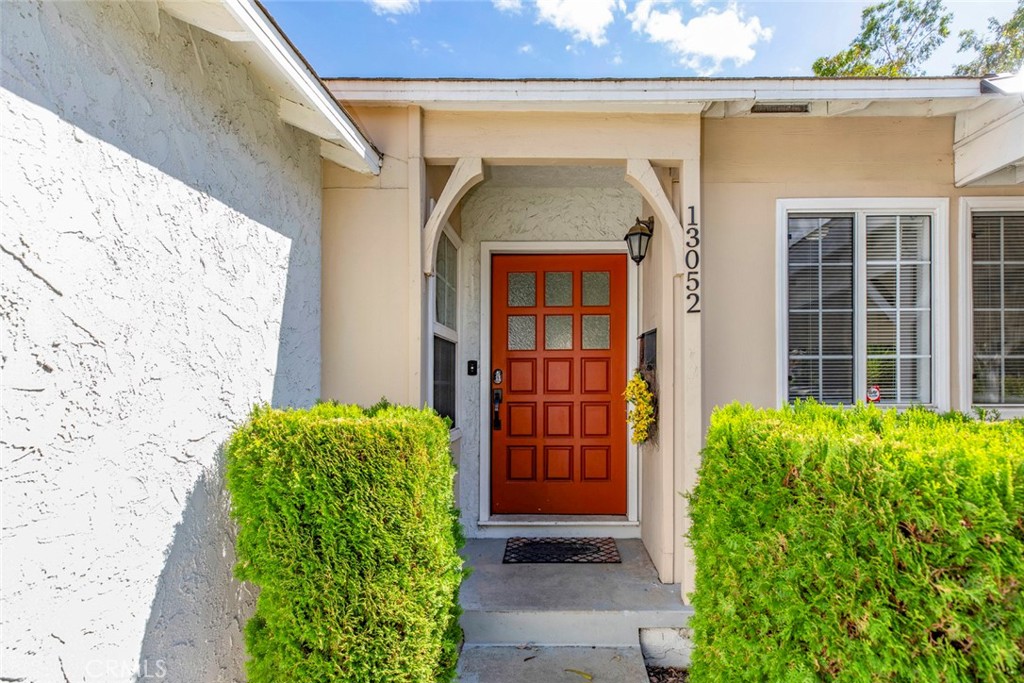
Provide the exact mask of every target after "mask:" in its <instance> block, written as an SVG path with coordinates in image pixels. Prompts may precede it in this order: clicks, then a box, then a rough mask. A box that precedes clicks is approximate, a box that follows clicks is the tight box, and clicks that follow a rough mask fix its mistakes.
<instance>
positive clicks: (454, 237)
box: [427, 223, 464, 441]
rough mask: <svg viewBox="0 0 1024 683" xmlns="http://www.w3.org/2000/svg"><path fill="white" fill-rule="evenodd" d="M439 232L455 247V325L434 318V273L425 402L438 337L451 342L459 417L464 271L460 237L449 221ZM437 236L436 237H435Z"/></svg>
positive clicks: (430, 395)
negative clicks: (460, 335) (448, 324)
mask: <svg viewBox="0 0 1024 683" xmlns="http://www.w3.org/2000/svg"><path fill="white" fill-rule="evenodd" d="M441 234H442V235H444V236H445V237H447V238H448V239H449V241H451V243H452V245H453V246H454V247H455V270H456V274H455V275H456V277H455V279H456V282H455V293H456V300H455V327H456V329H454V330H453V329H452V328H450V327H448V326H447V325H443V324H441V323H439V322H438V321H437V274H436V273H435V274H434V275H433V276H432V277H431V278H430V287H429V292H428V293H427V298H428V300H429V310H428V315H429V316H430V325H429V329H430V339H429V340H427V368H428V369H429V372H430V377H429V381H428V382H427V405H428V406H430V407H431V408H433V407H434V337H441V338H442V339H444V340H446V341H450V342H451V343H453V344H455V407H456V411H457V412H456V418H458V417H459V415H458V412H461V411H460V410H459V408H461V406H462V403H461V399H462V373H461V372H459V368H460V367H461V360H462V348H461V344H459V330H460V329H462V324H463V323H462V283H463V279H462V278H463V277H464V274H463V272H462V270H463V268H462V260H463V258H462V238H460V237H459V235H458V234H457V233H456V232H455V229H454V228H452V225H451V223H446V224H445V225H444V227H443V228H441ZM438 239H440V237H438ZM436 253H440V250H439V249H438V250H436ZM434 267H435V270H436V268H437V261H436V256H435V262H434ZM451 435H452V440H453V441H454V440H456V439H457V438H459V437H461V436H462V429H461V427H458V426H453V427H452V430H451Z"/></svg>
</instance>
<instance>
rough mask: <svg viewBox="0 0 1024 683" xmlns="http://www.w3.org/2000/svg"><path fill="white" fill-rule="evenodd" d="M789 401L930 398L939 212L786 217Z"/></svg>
mask: <svg viewBox="0 0 1024 683" xmlns="http://www.w3.org/2000/svg"><path fill="white" fill-rule="evenodd" d="M787 233H788V234H787V237H788V251H787V255H788V261H787V296H788V302H787V305H788V310H787V321H788V327H787V332H788V342H787V344H788V349H787V353H788V357H787V361H788V379H789V381H788V400H790V401H793V400H796V399H800V398H814V399H816V400H818V401H821V402H823V403H844V404H850V403H854V402H856V401H857V400H861V399H863V398H864V396H865V395H866V394H867V392H868V389H869V388H871V387H876V386H877V387H878V389H879V393H880V395H881V402H883V403H894V404H912V403H931V402H932V384H933V382H932V366H933V354H932V339H931V338H932V217H931V216H927V215H923V216H922V215H900V214H885V215H883V214H871V213H867V212H852V213H813V214H811V213H799V214H798V213H792V214H789V215H788V216H787Z"/></svg>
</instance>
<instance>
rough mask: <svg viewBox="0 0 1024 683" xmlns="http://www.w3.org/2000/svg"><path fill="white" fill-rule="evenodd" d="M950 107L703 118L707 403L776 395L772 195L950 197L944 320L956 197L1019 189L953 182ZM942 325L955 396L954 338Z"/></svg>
mask: <svg viewBox="0 0 1024 683" xmlns="http://www.w3.org/2000/svg"><path fill="white" fill-rule="evenodd" d="M953 126H954V120H953V119H952V118H913V119H904V118H887V117H863V118H827V119H826V118H781V117H772V118H753V117H749V118H735V119H720V120H705V121H704V129H703V135H702V178H703V207H704V247H705V250H704V301H705V302H706V306H705V308H704V314H703V315H704V408H705V420H706V419H707V416H708V415H709V414H710V412H711V410H712V409H713V407H714V406H717V405H721V404H723V403H728V402H730V401H743V402H749V403H752V404H754V405H759V406H772V405H774V404H775V401H776V388H775V368H776V358H777V349H776V338H775V335H776V326H775V287H776V272H777V264H776V263H775V253H776V242H775V240H776V226H775V211H776V200H778V199H782V198H800V197H948V198H949V199H950V207H949V208H950V236H949V238H950V245H949V246H950V249H949V254H950V266H951V277H950V301H951V302H952V305H953V308H952V310H951V311H950V320H951V321H955V320H956V319H957V318H956V316H957V315H958V308H957V301H956V300H957V297H956V292H957V291H958V290H957V288H958V286H959V282H958V273H957V272H956V271H957V268H956V264H957V258H958V249H957V245H958V244H959V240H960V231H959V226H958V224H957V223H958V220H957V200H958V199H959V197H961V196H966V195H983V196H996V195H1005V194H1017V195H1021V194H1024V188H1021V187H987V188H972V189H966V190H959V189H957V188H955V187H953V152H952V142H953ZM952 327H953V329H952V331H951V336H952V339H951V349H950V351H951V354H950V355H951V361H950V362H951V377H952V378H953V387H952V389H953V396H954V397H955V396H956V395H957V388H958V386H959V384H958V382H957V373H958V371H959V368H958V364H957V362H956V358H957V353H958V345H957V339H956V329H955V325H953V326H952Z"/></svg>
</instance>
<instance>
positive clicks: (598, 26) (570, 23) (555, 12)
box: [537, 0, 624, 45]
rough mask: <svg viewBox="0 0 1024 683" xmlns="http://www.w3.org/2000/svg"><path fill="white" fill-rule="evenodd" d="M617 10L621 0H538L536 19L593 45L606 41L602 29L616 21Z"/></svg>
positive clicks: (577, 40) (619, 8)
mask: <svg viewBox="0 0 1024 683" xmlns="http://www.w3.org/2000/svg"><path fill="white" fill-rule="evenodd" d="M616 10H619V11H622V10H624V5H623V2H622V0H537V18H538V21H543V22H547V23H549V24H551V25H552V26H554V27H555V28H557V29H559V30H560V31H565V32H567V33H570V34H572V37H573V40H575V41H576V42H584V41H589V42H590V43H592V44H594V45H604V44H605V43H606V42H608V39H607V38H605V36H604V32H605V29H606V28H608V26H610V25H611V24H612V22H614V21H615V11H616Z"/></svg>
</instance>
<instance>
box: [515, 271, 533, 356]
mask: <svg viewBox="0 0 1024 683" xmlns="http://www.w3.org/2000/svg"><path fill="white" fill-rule="evenodd" d="M508 305H509V306H510V307H521V306H536V305H537V275H536V273H509V274H508ZM530 348H533V347H530Z"/></svg>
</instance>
